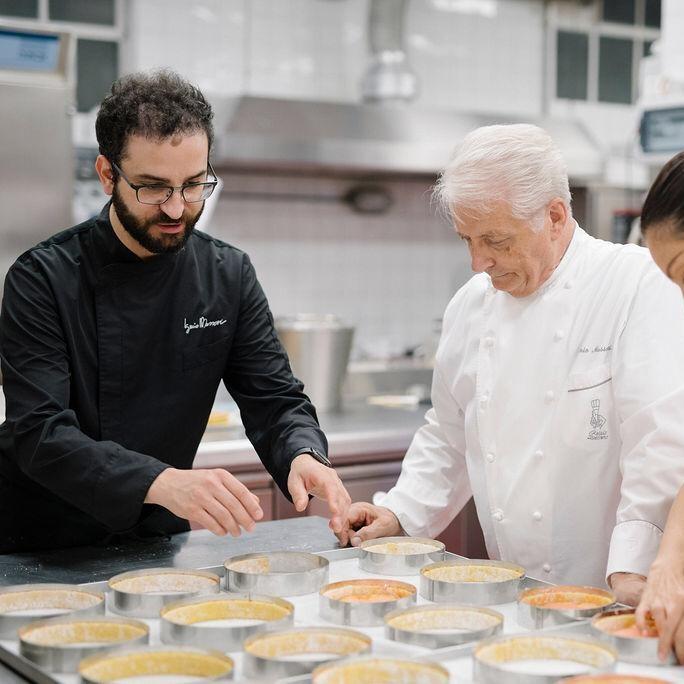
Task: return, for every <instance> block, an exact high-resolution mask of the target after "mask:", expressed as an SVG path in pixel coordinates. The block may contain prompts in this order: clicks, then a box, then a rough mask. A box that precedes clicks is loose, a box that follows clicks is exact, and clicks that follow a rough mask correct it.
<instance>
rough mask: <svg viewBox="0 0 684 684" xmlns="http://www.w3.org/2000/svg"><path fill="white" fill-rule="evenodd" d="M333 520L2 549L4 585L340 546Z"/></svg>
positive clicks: (215, 564)
mask: <svg viewBox="0 0 684 684" xmlns="http://www.w3.org/2000/svg"><path fill="white" fill-rule="evenodd" d="M337 546H338V544H337V539H336V538H335V535H333V533H332V532H331V531H330V529H329V528H328V521H327V520H326V519H325V518H321V517H318V516H311V517H302V518H290V519H287V520H274V521H270V522H264V523H258V524H257V525H256V526H255V528H254V531H253V532H246V533H243V534H242V535H241V536H240V537H238V538H237V539H234V538H233V537H217V536H215V535H213V534H212V533H211V532H209V531H208V530H197V531H193V532H185V533H183V534H176V535H173V536H172V537H170V538H168V539H162V540H154V541H152V540H151V541H148V542H130V543H126V544H117V545H115V546H103V547H97V546H83V547H79V548H74V549H66V550H58V551H44V552H33V553H17V554H5V555H0V586H3V585H10V584H24V583H27V582H31V583H35V582H65V583H69V584H83V583H85V582H102V581H104V580H107V579H109V578H110V577H112V576H113V575H116V574H117V573H120V572H124V571H126V570H139V569H142V568H154V567H162V566H163V567H176V568H220V567H222V565H223V561H225V560H226V558H229V557H230V556H235V555H238V554H243V553H253V552H256V551H283V550H295V551H327V550H330V549H334V548H337Z"/></svg>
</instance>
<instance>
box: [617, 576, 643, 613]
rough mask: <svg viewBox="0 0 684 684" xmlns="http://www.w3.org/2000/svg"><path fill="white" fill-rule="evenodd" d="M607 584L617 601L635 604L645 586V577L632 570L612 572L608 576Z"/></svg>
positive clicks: (629, 604) (628, 604)
mask: <svg viewBox="0 0 684 684" xmlns="http://www.w3.org/2000/svg"><path fill="white" fill-rule="evenodd" d="M608 584H609V585H610V588H611V589H612V590H613V593H614V594H615V598H616V599H617V600H618V602H620V603H624V604H625V605H627V606H636V605H637V604H638V603H639V599H640V598H641V594H642V593H643V591H644V588H645V587H646V578H645V577H644V576H643V575H636V574H635V573H633V572H614V573H613V574H612V575H611V576H610V577H609V578H608Z"/></svg>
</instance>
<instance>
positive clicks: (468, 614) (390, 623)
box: [385, 603, 504, 648]
mask: <svg viewBox="0 0 684 684" xmlns="http://www.w3.org/2000/svg"><path fill="white" fill-rule="evenodd" d="M503 623H504V617H503V615H501V613H497V612H496V611H495V610H490V609H489V608H476V607H474V606H458V605H448V604H442V603H440V604H439V605H432V606H431V605H427V606H415V607H413V608H406V609H405V610H395V611H392V612H391V613H388V614H387V615H385V635H386V636H387V638H388V639H392V641H400V642H402V643H405V644H411V645H414V646H422V647H423V648H444V647H446V646H455V645H457V644H465V643H468V642H472V641H480V639H486V638H488V637H491V636H495V635H497V634H500V633H501V631H502V630H503Z"/></svg>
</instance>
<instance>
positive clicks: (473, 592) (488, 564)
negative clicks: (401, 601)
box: [420, 558, 525, 606]
mask: <svg viewBox="0 0 684 684" xmlns="http://www.w3.org/2000/svg"><path fill="white" fill-rule="evenodd" d="M480 568H482V571H480V570H479V569H480ZM451 569H453V571H454V578H453V579H452V578H448V579H447V578H445V577H442V576H441V575H439V574H438V573H444V572H445V571H446V572H448V571H450V570H451ZM469 569H472V570H469ZM461 571H462V572H461ZM488 572H489V573H490V574H491V576H492V577H493V578H496V577H497V576H499V575H503V576H504V577H508V578H507V579H500V580H497V579H492V580H490V581H471V580H470V579H467V577H468V574H469V573H470V574H472V575H473V576H480V575H481V576H484V577H486V576H487V573H488ZM459 574H463V577H464V579H462V580H461V579H459V578H458V575H459ZM524 577H525V569H524V568H522V567H520V566H519V565H515V564H513V563H504V562H502V561H491V560H469V559H465V558H464V559H458V560H448V561H442V562H440V563H433V564H432V565H426V566H425V567H424V568H423V569H422V570H421V571H420V595H421V596H422V597H423V598H426V599H427V600H428V601H434V602H436V603H441V602H447V603H463V604H466V605H470V606H491V605H497V604H501V603H511V602H512V601H515V600H516V598H517V596H518V593H519V592H520V583H521V582H522V580H523V579H524Z"/></svg>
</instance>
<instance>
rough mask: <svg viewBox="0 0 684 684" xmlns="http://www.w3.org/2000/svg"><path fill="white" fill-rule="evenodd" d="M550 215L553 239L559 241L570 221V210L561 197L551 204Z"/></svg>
mask: <svg viewBox="0 0 684 684" xmlns="http://www.w3.org/2000/svg"><path fill="white" fill-rule="evenodd" d="M548 213H549V218H550V219H551V237H552V238H553V239H554V240H557V239H558V237H559V236H560V235H561V233H562V232H563V228H565V224H566V223H567V221H568V208H567V207H566V206H565V202H563V200H562V199H560V197H556V198H554V199H553V200H551V202H550V203H549V205H548Z"/></svg>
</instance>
